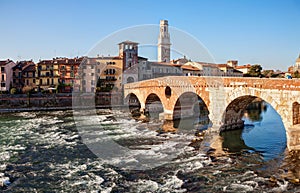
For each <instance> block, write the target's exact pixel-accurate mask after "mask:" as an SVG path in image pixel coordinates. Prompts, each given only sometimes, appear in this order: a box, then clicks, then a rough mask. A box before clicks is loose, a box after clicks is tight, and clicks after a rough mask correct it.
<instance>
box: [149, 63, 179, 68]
mask: <svg viewBox="0 0 300 193" xmlns="http://www.w3.org/2000/svg"><path fill="white" fill-rule="evenodd" d="M150 63H151V64H152V65H162V66H171V67H180V66H181V65H180V64H173V63H168V62H150Z"/></svg>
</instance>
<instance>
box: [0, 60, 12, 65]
mask: <svg viewBox="0 0 300 193" xmlns="http://www.w3.org/2000/svg"><path fill="white" fill-rule="evenodd" d="M10 62H13V61H12V60H10V59H7V60H1V61H0V66H5V65H6V64H8V63H10Z"/></svg>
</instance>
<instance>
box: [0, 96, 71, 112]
mask: <svg viewBox="0 0 300 193" xmlns="http://www.w3.org/2000/svg"><path fill="white" fill-rule="evenodd" d="M68 106H70V107H71V106H72V94H71V93H68V94H32V95H26V94H16V95H10V94H2V95H0V110H1V109H8V108H30V107H68Z"/></svg>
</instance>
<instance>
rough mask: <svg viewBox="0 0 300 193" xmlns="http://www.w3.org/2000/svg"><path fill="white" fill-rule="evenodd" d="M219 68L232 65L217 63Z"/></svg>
mask: <svg viewBox="0 0 300 193" xmlns="http://www.w3.org/2000/svg"><path fill="white" fill-rule="evenodd" d="M217 66H218V67H219V68H233V67H232V66H229V65H228V64H217Z"/></svg>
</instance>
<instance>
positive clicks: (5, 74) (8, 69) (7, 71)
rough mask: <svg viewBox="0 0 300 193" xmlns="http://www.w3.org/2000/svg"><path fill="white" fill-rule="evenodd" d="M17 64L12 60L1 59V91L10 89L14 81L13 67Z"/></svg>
mask: <svg viewBox="0 0 300 193" xmlns="http://www.w3.org/2000/svg"><path fill="white" fill-rule="evenodd" d="M15 65H16V64H15V63H14V62H13V61H12V60H9V59H8V60H4V61H0V91H2V92H3V91H9V90H10V86H11V85H12V81H13V70H12V68H13V67H14V66H15Z"/></svg>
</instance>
